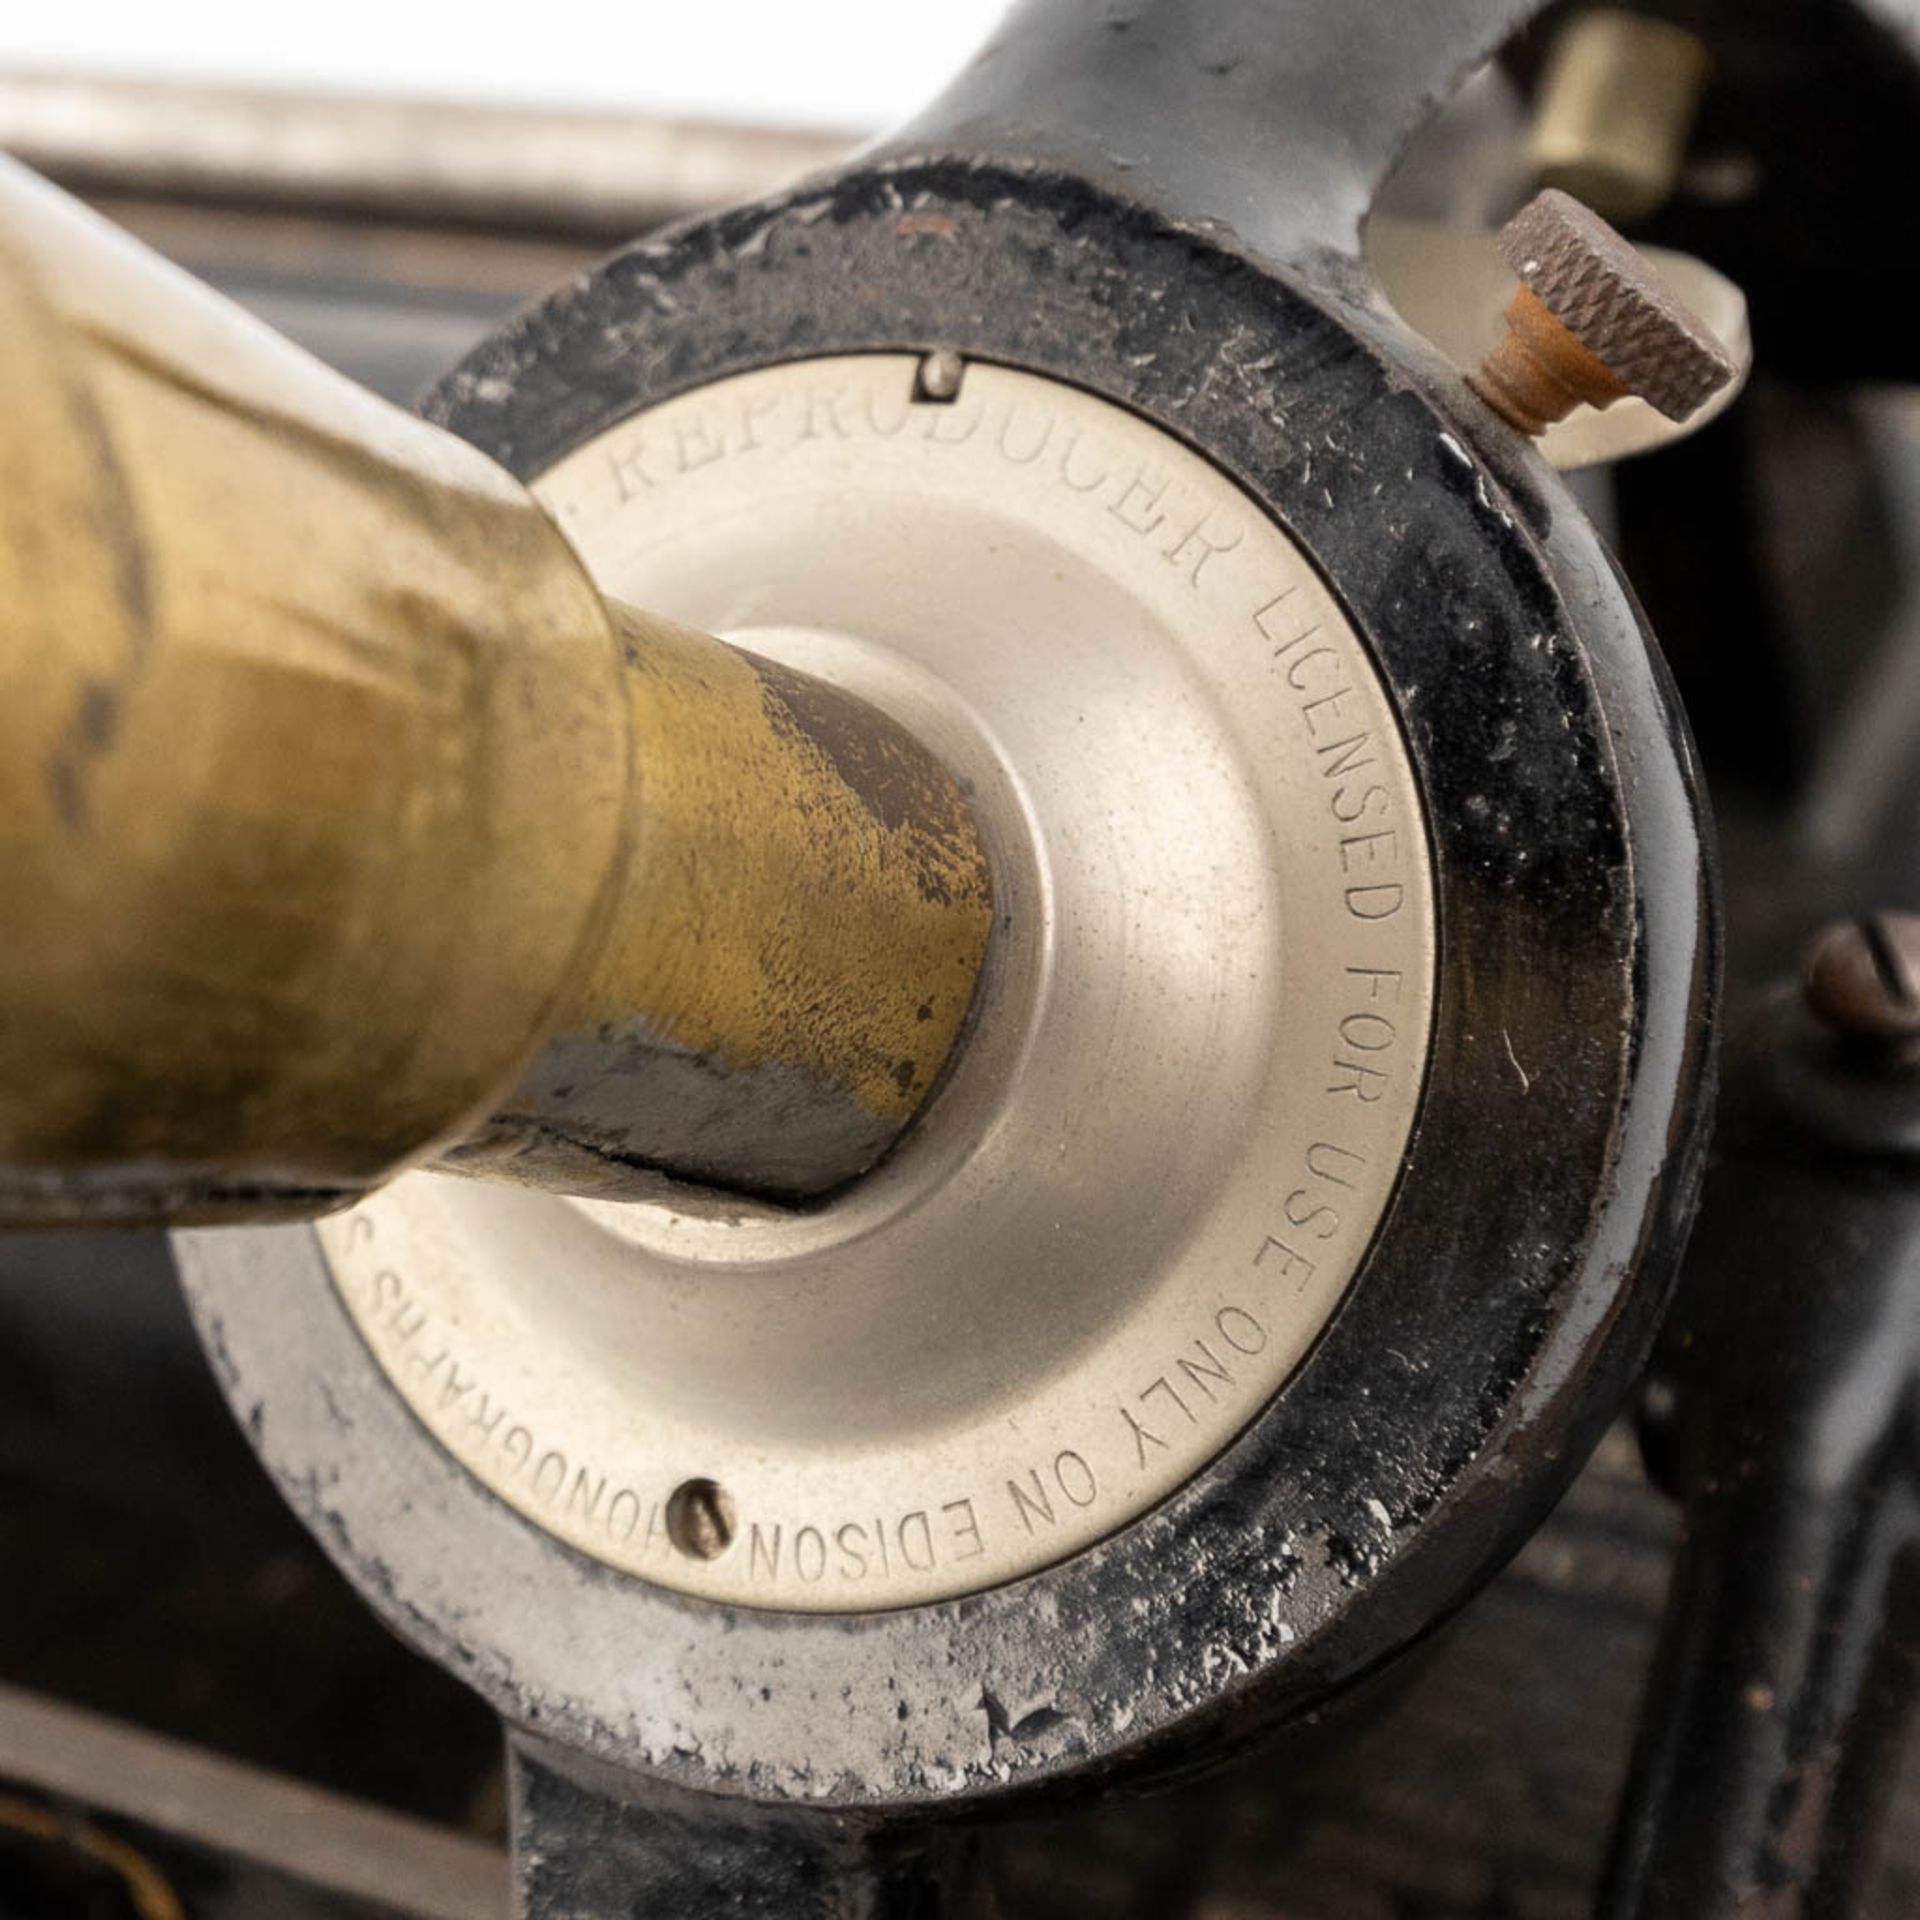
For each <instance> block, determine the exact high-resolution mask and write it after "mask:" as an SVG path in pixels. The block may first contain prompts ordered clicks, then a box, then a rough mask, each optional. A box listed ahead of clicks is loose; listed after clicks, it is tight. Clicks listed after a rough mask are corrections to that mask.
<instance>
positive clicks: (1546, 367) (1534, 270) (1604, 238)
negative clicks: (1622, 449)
mask: <svg viewBox="0 0 1920 1920" xmlns="http://www.w3.org/2000/svg"><path fill="white" fill-rule="evenodd" d="M1500 253H1501V257H1502V258H1503V259H1504V260H1505V261H1506V263H1507V265H1508V266H1510V267H1511V268H1512V269H1513V270H1514V272H1515V273H1516V274H1518V275H1519V276H1520V285H1519V286H1518V287H1517V288H1516V289H1515V290H1514V295H1513V298H1512V299H1511V300H1510V301H1509V302H1508V303H1507V331H1506V334H1505V336H1504V337H1503V338H1502V339H1501V341H1500V343H1499V345H1498V346H1496V347H1495V348H1494V349H1493V350H1492V351H1491V352H1490V353H1489V354H1488V355H1487V357H1486V358H1485V359H1484V360H1483V361H1481V363H1480V366H1479V370H1478V371H1477V372H1475V373H1474V374H1472V375H1470V376H1469V381H1468V384H1469V385H1470V386H1471V387H1472V388H1473V390H1474V392H1475V393H1477V394H1478V395H1479V396H1480V397H1481V399H1483V400H1484V401H1486V403H1487V404H1488V406H1490V407H1492V408H1493V410H1494V411H1495V412H1496V413H1497V414H1499V415H1500V416H1501V418H1502V419H1504V420H1506V421H1508V422H1510V423H1511V424H1512V425H1513V426H1516V427H1518V428H1519V429H1520V431H1521V432H1522V433H1527V434H1541V433H1544V432H1545V431H1546V430H1547V428H1548V427H1550V426H1552V425H1553V423H1554V422H1555V421H1556V420H1564V419H1565V418H1566V417H1567V415H1568V414H1570V413H1571V412H1572V411H1573V410H1574V408H1575V407H1577V406H1579V405H1580V404H1581V403H1582V402H1584V403H1585V404H1586V405H1588V406H1590V407H1607V406H1611V405H1612V404H1613V402H1614V401H1616V400H1624V399H1625V398H1627V396H1628V395H1629V394H1636V395H1638V396H1639V398H1641V399H1642V400H1644V401H1646V402H1647V404H1648V405H1649V406H1651V407H1653V408H1654V409H1655V410H1656V411H1658V412H1660V413H1662V414H1664V415H1665V416H1666V417H1667V418H1668V419H1669V420H1684V419H1686V418H1687V417H1688V416H1689V415H1690V414H1692V413H1694V412H1696V411H1697V410H1698V409H1699V408H1700V407H1701V406H1703V405H1704V404H1705V403H1706V402H1707V401H1708V400H1709V399H1711V398H1712V397H1713V395H1714V394H1716V393H1718V392H1719V391H1720V389H1721V388H1722V387H1724V386H1725V385H1726V384H1727V382H1728V381H1730V380H1732V379H1733V378H1734V377H1735V375H1736V374H1737V373H1738V371H1739V369H1738V368H1737V367H1736V366H1735V364H1734V361H1733V359H1732V357H1731V356H1730V355H1729V354H1728V353H1727V351H1726V349H1725V348H1724V347H1723V346H1721V344H1720V342H1719V341H1718V340H1716V339H1715V338H1714V337H1713V335H1712V334H1711V333H1710V332H1709V331H1708V330H1707V328H1706V327H1705V326H1703V325H1702V324H1701V322H1700V321H1699V320H1698V319H1697V318H1696V317H1695V316H1694V315H1693V314H1692V313H1691V312H1690V311H1689V310H1688V309H1687V308H1686V306H1685V305H1683V304H1682V302H1681V301H1680V299H1679V298H1678V296H1677V295H1675V293H1674V292H1673V290H1672V288H1670V287H1669V286H1668V285H1667V283H1666V282H1665V281H1664V280H1663V279H1661V277H1660V276H1659V274H1658V273H1656V272H1655V271H1654V269H1653V268H1652V266H1650V265H1649V264H1648V262H1647V261H1646V260H1645V259H1643V258H1642V257H1641V255H1640V254H1639V253H1638V252H1636V251H1635V250H1634V248H1633V247H1631V246H1630V245H1628V243H1627V242H1626V241H1625V240H1623V239H1621V237H1620V236H1619V234H1617V233H1615V232H1614V230H1613V229H1612V228H1611V227H1610V226H1608V225H1607V223H1606V222H1605V221H1604V220H1602V219H1601V218H1600V216H1599V215H1598V214H1597V213H1594V212H1592V211H1591V210H1590V209H1589V208H1587V207H1583V206H1582V205H1581V204H1580V202H1579V201H1578V200H1576V199H1574V198H1573V196H1572V195H1571V194H1566V193H1562V192H1560V191H1559V190H1558V189H1557V188H1555V189H1552V190H1550V191H1548V192H1546V193H1543V194H1541V195H1540V196H1539V197H1538V198H1537V199H1535V200H1532V201H1530V202H1529V203H1528V204H1527V205H1526V206H1524V207H1522V208H1521V210H1520V211H1519V212H1518V213H1517V214H1515V215H1514V217H1513V218H1512V219H1511V220H1509V221H1508V222H1507V224H1506V225H1505V226H1504V227H1503V228H1502V229H1501V230H1500Z"/></svg>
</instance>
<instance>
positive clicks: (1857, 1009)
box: [1802, 913, 1920, 1052]
mask: <svg viewBox="0 0 1920 1920" xmlns="http://www.w3.org/2000/svg"><path fill="white" fill-rule="evenodd" d="M1802 985H1803V988H1804V991H1805V993H1806V998H1807V1005H1808V1006H1809V1007H1810V1008H1811V1009H1812V1010H1813V1012H1814V1013H1815V1014H1817V1015H1818V1016H1819V1018H1820V1019H1821V1020H1822V1021H1823V1022H1824V1023H1825V1024H1826V1025H1827V1026H1828V1027H1830V1028H1831V1029H1832V1030H1833V1031H1834V1032H1835V1033H1838V1034H1842V1035H1844V1036H1845V1037H1846V1038H1848V1039H1850V1040H1859V1041H1865V1042H1867V1043H1869V1044H1871V1045H1873V1046H1876V1047H1886V1048H1893V1049H1898V1050H1900V1051H1902V1052H1904V1051H1905V1050H1906V1049H1907V1048H1909V1047H1912V1046H1915V1045H1920V914H1914V913H1868V914H1862V915H1861V916H1860V917H1859V918H1858V919H1855V920H1840V921H1836V922H1835V923H1834V924H1833V925H1832V926H1830V927H1827V928H1824V929H1823V930H1822V931H1821V932H1820V933H1818V934H1817V935H1815V937H1814V939H1813V942H1812V944H1811V945H1810V946H1809V947H1808V948H1807V958H1806V968H1805V973H1804V975H1803V980H1802Z"/></svg>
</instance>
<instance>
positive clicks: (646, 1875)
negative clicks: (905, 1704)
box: [508, 1732, 984, 1920]
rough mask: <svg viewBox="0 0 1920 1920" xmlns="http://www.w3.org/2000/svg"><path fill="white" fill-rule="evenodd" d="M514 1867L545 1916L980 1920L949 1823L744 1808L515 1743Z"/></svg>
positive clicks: (962, 1836)
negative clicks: (733, 1916) (731, 1916)
mask: <svg viewBox="0 0 1920 1920" xmlns="http://www.w3.org/2000/svg"><path fill="white" fill-rule="evenodd" d="M508 1755H509V1764H510V1767H511V1780H512V1794H513V1805H512V1811H513V1834H514V1857H515V1862H516V1865H517V1867H518V1873H519V1882H520V1888H521V1898H522V1900H523V1901H524V1902H525V1905H526V1907H527V1910H528V1911H529V1912H531V1913H533V1914H536V1915H546V1914H551V1915H556V1916H557V1915H562V1914H591V1915H593V1916H594V1920H689V1917H690V1916H694V1915H701V1914H709V1913H713V1914H719V1913H725V1914H729V1915H737V1916H738V1920H976V1917H977V1920H984V1916H982V1915H981V1909H980V1907H979V1905H978V1903H977V1902H976V1900H975V1898H974V1891H973V1887H974V1875H973V1863H974V1855H975V1851H976V1848H975V1844H974V1837H973V1836H972V1835H971V1834H970V1833H967V1832H966V1831H965V1830H963V1829H959V1828H956V1827H954V1826H952V1825H951V1824H948V1823H945V1822H940V1823H935V1822H933V1821H931V1820H921V1821H914V1822H903V1821H901V1820H898V1819H875V1818H874V1817H872V1816H867V1817H865V1818H862V1817H860V1816H857V1815H855V1816H846V1815H840V1816H834V1817H829V1818H822V1817H820V1816H819V1815H809V1814H804V1813H795V1812H792V1811H791V1810H789V1809H784V1808H777V1807H776V1808H757V1807H744V1806H741V1805H740V1804H739V1803H738V1802H737V1801H726V1800H719V1801H716V1800H714V1799H713V1798H711V1797H710V1796H708V1795H703V1794H689V1793H681V1792H677V1791H675V1790H673V1789H672V1788H668V1787H662V1786H661V1785H659V1784H658V1783H657V1782H648V1781H645V1780H639V1779H636V1778H635V1777H634V1776H633V1775H632V1774H630V1773H624V1772H621V1771H620V1770H618V1769H616V1768H611V1767H605V1766H599V1765H596V1764H595V1763H594V1762H592V1761H589V1760H584V1759H582V1758H581V1757H580V1756H579V1755H578V1754H573V1753H569V1752H567V1751H566V1750H565V1749H564V1748H561V1747H556V1746H553V1745H551V1744H550V1743H548V1742H546V1741H541V1740H536V1739H534V1738H532V1737H531V1736H529V1735H527V1734H525V1733H519V1732H515V1733H511V1734H510V1735H509V1736H508Z"/></svg>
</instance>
